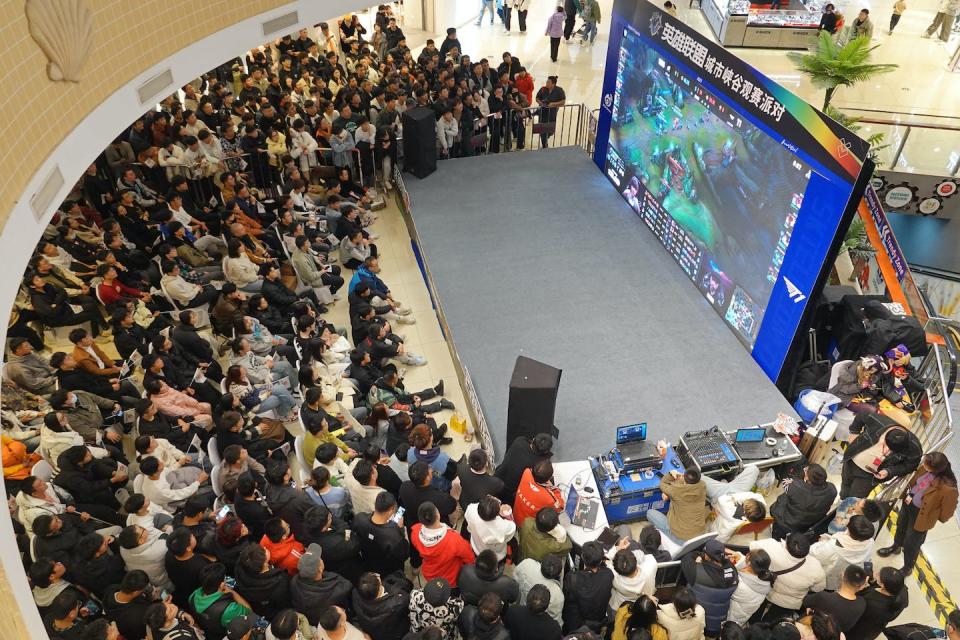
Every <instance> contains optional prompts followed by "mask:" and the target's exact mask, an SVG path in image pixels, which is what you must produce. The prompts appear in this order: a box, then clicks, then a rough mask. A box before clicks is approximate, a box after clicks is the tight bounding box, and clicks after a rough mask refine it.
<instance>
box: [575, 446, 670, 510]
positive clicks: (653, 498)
mask: <svg viewBox="0 0 960 640" xmlns="http://www.w3.org/2000/svg"><path fill="white" fill-rule="evenodd" d="M610 458H611V459H612V460H611V461H612V462H613V464H614V466H615V467H617V469H618V470H621V471H622V466H621V465H622V462H621V461H620V460H619V459H618V456H617V455H616V450H614V453H613V455H611V456H610ZM590 467H591V471H592V472H593V477H594V479H595V480H596V482H597V488H598V489H599V492H600V501H601V503H602V504H603V509H604V511H605V512H606V514H607V521H608V522H609V524H610V525H611V526H613V525H617V524H622V523H625V522H633V521H636V520H642V519H643V518H644V517H645V514H646V513H647V511H648V510H649V509H656V510H657V511H663V512H666V511H667V508H668V506H669V502H670V501H669V499H668V498H667V497H666V496H664V495H663V494H662V493H661V492H660V477H661V476H660V475H657V474H655V473H653V471H655V470H656V471H660V472H661V474H662V475H666V474H668V473H670V472H671V471H678V472H680V473H683V471H684V468H683V464H682V463H681V462H680V456H678V455H677V453H676V451H674V450H673V447H672V446H668V447H667V455H666V456H665V457H664V459H663V461H662V462H661V464H660V466H659V467H651V468H649V469H645V470H643V471H637V472H634V473H630V474H623V473H621V475H620V477H619V479H618V480H617V481H614V479H613V478H611V477H610V475H609V474H608V473H607V470H606V469H604V467H603V464H602V462H601V461H600V460H599V459H597V458H591V459H590Z"/></svg>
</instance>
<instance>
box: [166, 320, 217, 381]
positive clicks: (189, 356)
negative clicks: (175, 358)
mask: <svg viewBox="0 0 960 640" xmlns="http://www.w3.org/2000/svg"><path fill="white" fill-rule="evenodd" d="M196 320H197V314H196V312H195V311H193V310H191V309H187V310H185V311H181V312H180V325H179V326H176V327H174V328H173V329H172V330H171V332H170V337H171V339H172V340H173V344H174V346H175V348H177V349H178V351H179V352H180V353H181V354H182V356H183V358H184V359H185V360H186V361H187V362H188V363H190V365H191V366H193V367H198V366H200V365H207V366H208V371H209V366H210V365H213V364H215V363H216V360H215V358H214V355H213V348H212V347H211V346H210V343H209V342H207V341H206V339H204V338H203V336H201V335H200V334H199V333H198V332H197V328H196V326H194V323H195V322H196ZM211 374H212V372H211ZM214 379H217V378H214Z"/></svg>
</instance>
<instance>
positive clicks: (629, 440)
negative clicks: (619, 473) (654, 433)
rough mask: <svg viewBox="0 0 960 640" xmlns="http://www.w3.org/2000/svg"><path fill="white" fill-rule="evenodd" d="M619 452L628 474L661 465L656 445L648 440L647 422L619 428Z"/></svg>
mask: <svg viewBox="0 0 960 640" xmlns="http://www.w3.org/2000/svg"><path fill="white" fill-rule="evenodd" d="M617 450H618V451H620V459H621V460H622V461H623V470H624V472H626V473H631V472H633V471H636V470H637V469H644V468H647V467H651V466H656V465H659V464H660V452H659V451H657V445H656V443H655V442H650V441H648V440H647V423H646V422H641V423H638V424H629V425H626V426H623V427H617Z"/></svg>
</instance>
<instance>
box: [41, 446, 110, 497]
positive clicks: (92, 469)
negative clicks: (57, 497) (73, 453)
mask: <svg viewBox="0 0 960 640" xmlns="http://www.w3.org/2000/svg"><path fill="white" fill-rule="evenodd" d="M67 451H69V450H67ZM67 451H64V452H63V453H62V454H61V455H60V459H59V460H58V465H59V467H60V473H58V474H57V477H56V478H54V480H53V483H54V484H55V485H57V486H58V487H60V488H61V489H66V490H67V491H69V492H70V494H71V495H74V496H83V501H84V502H85V503H93V504H99V505H103V506H105V507H110V508H111V509H119V508H120V503H119V502H117V498H116V496H114V493H113V491H114V489H115V488H116V487H119V486H120V485H114V484H113V483H112V482H110V476H111V475H112V474H113V472H114V471H116V469H117V463H116V462H114V461H113V460H110V459H109V458H102V459H99V460H93V461H91V462H90V463H89V464H86V465H84V466H82V467H81V466H79V465H75V464H73V463H71V462H70V461H69V460H67V458H66V453H67Z"/></svg>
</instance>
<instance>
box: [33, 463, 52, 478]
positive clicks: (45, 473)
mask: <svg viewBox="0 0 960 640" xmlns="http://www.w3.org/2000/svg"><path fill="white" fill-rule="evenodd" d="M53 474H54V471H53V466H52V465H51V464H50V463H49V462H47V461H46V460H38V461H37V463H36V464H35V465H33V469H31V470H30V475H32V476H33V477H34V478H39V479H40V480H43V481H44V482H50V479H51V478H53Z"/></svg>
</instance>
